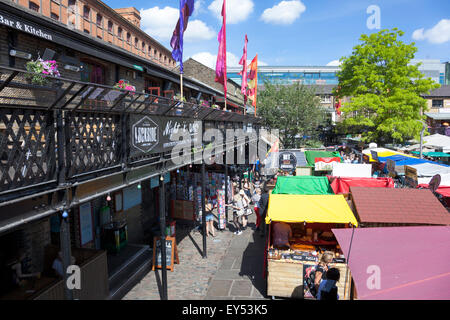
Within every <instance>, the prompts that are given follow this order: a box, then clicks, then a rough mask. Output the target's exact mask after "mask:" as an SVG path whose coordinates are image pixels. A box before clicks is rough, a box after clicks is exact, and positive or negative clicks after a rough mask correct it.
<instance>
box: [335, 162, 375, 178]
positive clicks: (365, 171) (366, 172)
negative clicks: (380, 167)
mask: <svg viewBox="0 0 450 320" xmlns="http://www.w3.org/2000/svg"><path fill="white" fill-rule="evenodd" d="M331 175H332V176H334V177H355V178H370V177H372V164H366V163H338V162H335V163H333V165H332V171H331Z"/></svg>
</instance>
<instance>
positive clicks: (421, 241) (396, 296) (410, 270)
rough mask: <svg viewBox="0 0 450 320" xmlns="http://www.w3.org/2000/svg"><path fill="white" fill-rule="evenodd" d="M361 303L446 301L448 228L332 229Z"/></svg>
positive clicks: (449, 280)
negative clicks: (363, 301) (347, 257)
mask: <svg viewBox="0 0 450 320" xmlns="http://www.w3.org/2000/svg"><path fill="white" fill-rule="evenodd" d="M332 231H333V233H334V234H335V235H336V238H337V240H338V242H339V245H340V246H341V247H342V249H343V250H344V252H348V251H349V250H350V257H349V261H348V264H349V266H350V269H351V272H352V277H353V281H354V283H355V287H356V297H355V298H356V299H360V300H449V299H450V290H449V289H448V288H449V286H450V272H449V261H450V250H448V246H449V243H450V228H449V227H441V226H431V227H430V226H428V227H389V228H358V229H353V230H350V229H333V230H332Z"/></svg>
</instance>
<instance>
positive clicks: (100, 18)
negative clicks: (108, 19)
mask: <svg viewBox="0 0 450 320" xmlns="http://www.w3.org/2000/svg"><path fill="white" fill-rule="evenodd" d="M102 22H103V17H102V15H101V14H98V13H97V25H98V26H100V27H101V26H102Z"/></svg>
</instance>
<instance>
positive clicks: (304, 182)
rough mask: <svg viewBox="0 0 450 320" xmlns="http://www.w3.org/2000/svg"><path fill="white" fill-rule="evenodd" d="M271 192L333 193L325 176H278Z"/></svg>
mask: <svg viewBox="0 0 450 320" xmlns="http://www.w3.org/2000/svg"><path fill="white" fill-rule="evenodd" d="M272 194H310V195H319V194H334V192H333V190H332V189H331V187H330V183H329V182H328V179H327V177H314V176H280V177H278V179H277V183H276V185H275V188H274V189H273V190H272Z"/></svg>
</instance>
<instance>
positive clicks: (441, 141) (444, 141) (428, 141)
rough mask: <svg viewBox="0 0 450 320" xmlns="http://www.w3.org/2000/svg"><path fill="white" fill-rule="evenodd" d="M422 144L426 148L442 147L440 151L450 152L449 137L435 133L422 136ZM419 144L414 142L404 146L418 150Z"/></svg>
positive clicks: (411, 149)
mask: <svg viewBox="0 0 450 320" xmlns="http://www.w3.org/2000/svg"><path fill="white" fill-rule="evenodd" d="M423 146H424V147H428V148H434V149H437V148H442V152H450V137H448V136H444V135H442V134H439V133H436V134H432V135H431V136H426V137H424V138H423ZM419 149H420V144H414V145H412V146H409V147H407V148H406V150H409V151H414V150H419Z"/></svg>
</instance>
